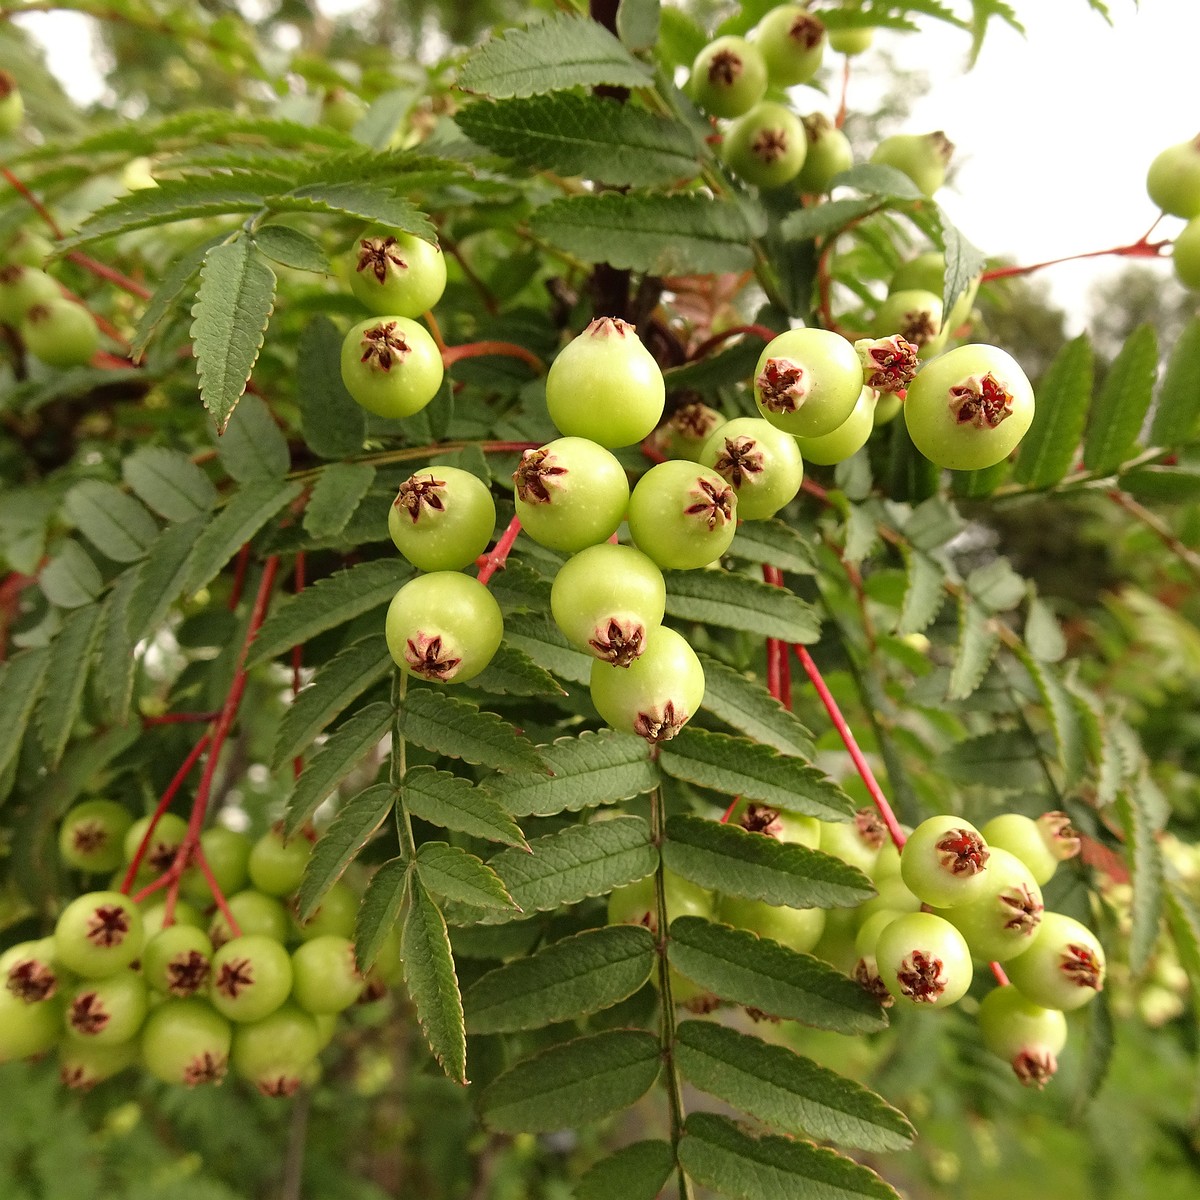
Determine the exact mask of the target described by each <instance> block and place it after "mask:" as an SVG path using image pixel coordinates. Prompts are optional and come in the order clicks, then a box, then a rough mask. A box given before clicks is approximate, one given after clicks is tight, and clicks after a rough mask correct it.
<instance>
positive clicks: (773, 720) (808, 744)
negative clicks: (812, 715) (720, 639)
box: [699, 654, 813, 759]
mask: <svg viewBox="0 0 1200 1200" xmlns="http://www.w3.org/2000/svg"><path fill="white" fill-rule="evenodd" d="M699 657H700V665H701V666H702V667H703V668H704V708H706V709H707V710H708V711H709V712H710V713H712V714H713V716H714V717H717V718H718V719H719V720H722V721H724V722H725V724H726V725H731V726H733V728H734V729H736V730H737V731H738V733H741V734H745V736H746V737H748V738H750V739H751V740H752V741H756V742H762V743H764V744H765V745H768V746H772V747H774V749H776V750H778V751H779V753H780V754H791V755H794V756H795V757H797V758H803V759H809V758H811V757H812V754H813V741H812V733H811V732H810V731H809V730H808V729H807V728H806V727H805V726H804V725H803V724H802V723H801V721H800V718H799V717H797V716H796V715H795V714H794V713H791V712H789V711H788V710H787V709H786V708H784V707H783V705H782V704H781V703H780V702H779V701H778V700H776V699H775V697H774V696H772V695H771V693H770V692H769V691H767V689H766V688H765V687H763V685H762V684H761V683H759V682H758V681H757V680H755V679H750V678H748V677H747V676H745V675H743V674H742V673H741V672H740V671H735V670H734V669H733V668H732V667H730V666H726V664H725V663H723V662H719V661H718V660H717V659H715V658H709V657H708V655H706V654H701V655H700V656H699Z"/></svg>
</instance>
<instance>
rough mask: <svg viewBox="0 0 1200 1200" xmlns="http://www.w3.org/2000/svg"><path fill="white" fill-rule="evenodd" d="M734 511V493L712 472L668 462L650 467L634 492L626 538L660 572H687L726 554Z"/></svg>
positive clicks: (734, 527)
mask: <svg viewBox="0 0 1200 1200" xmlns="http://www.w3.org/2000/svg"><path fill="white" fill-rule="evenodd" d="M737 506H738V502H737V493H736V492H735V491H734V490H733V488H732V487H731V486H730V485H729V484H728V483H726V482H725V480H724V479H722V478H721V476H720V475H718V474H717V473H716V472H715V471H712V470H710V469H709V468H707V467H704V466H701V465H699V464H697V463H692V462H687V461H685V460H682V459H674V460H671V461H669V462H665V463H659V464H658V465H657V466H654V467H651V468H650V470H649V471H647V472H646V473H645V475H643V476H642V477H641V479H639V480H638V482H637V484H636V485H635V486H634V489H633V492H632V493H631V495H630V497H629V512H628V520H629V532H630V535H631V536H632V537H633V540H634V543H635V544H636V545H637V548H638V549H639V550H641V551H642V553H643V554H646V555H647V556H648V557H649V558H651V559H653V561H654V562H656V563H657V564H658V565H659V566H660V567H662V568H664V569H671V570H679V571H689V570H693V569H695V568H697V567H703V566H707V565H708V564H709V563H710V562H713V561H714V560H716V559H718V558H720V557H721V555H722V554H724V553H725V551H726V550H728V549H729V547H730V544H731V543H732V542H733V535H734V534H735V533H736V532H737Z"/></svg>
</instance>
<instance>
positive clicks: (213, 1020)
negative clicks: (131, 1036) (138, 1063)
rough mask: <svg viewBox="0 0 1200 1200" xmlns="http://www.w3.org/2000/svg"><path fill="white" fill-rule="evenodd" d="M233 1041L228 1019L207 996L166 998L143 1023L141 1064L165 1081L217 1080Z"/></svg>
mask: <svg viewBox="0 0 1200 1200" xmlns="http://www.w3.org/2000/svg"><path fill="white" fill-rule="evenodd" d="M232 1041H233V1029H232V1028H231V1026H230V1024H229V1022H228V1021H227V1020H226V1019H225V1018H224V1017H223V1016H221V1014H220V1013H219V1012H217V1010H216V1009H214V1008H213V1006H212V1005H211V1004H209V1003H208V1001H207V1000H200V999H197V998H195V997H193V998H191V999H188V1000H167V1001H165V1002H164V1003H162V1004H160V1005H158V1006H157V1007H156V1008H153V1009H151V1011H150V1014H149V1016H147V1018H146V1023H145V1025H144V1026H143V1027H142V1038H141V1047H142V1065H143V1066H144V1067H145V1068H146V1070H147V1071H149V1072H150V1074H151V1075H153V1076H154V1077H155V1078H156V1079H161V1080H162V1081H163V1082H164V1083H182V1084H184V1085H185V1086H186V1087H198V1086H200V1085H201V1084H205V1083H220V1082H221V1080H222V1079H224V1078H225V1071H226V1068H227V1066H228V1063H229V1047H230V1044H231V1043H232Z"/></svg>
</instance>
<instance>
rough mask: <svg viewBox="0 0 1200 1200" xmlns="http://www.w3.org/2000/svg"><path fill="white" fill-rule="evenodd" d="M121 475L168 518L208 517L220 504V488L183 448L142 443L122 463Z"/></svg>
mask: <svg viewBox="0 0 1200 1200" xmlns="http://www.w3.org/2000/svg"><path fill="white" fill-rule="evenodd" d="M121 474H122V476H123V477H124V479H125V482H126V483H127V484H128V485H129V486H130V487H131V488H132V489H133V491H134V493H135V494H136V495H137V497H138V498H139V499H140V500H141V501H142V502H143V503H145V504H146V505H148V506H149V507H150V508H152V509H153V510H154V511H155V512H156V513H158V515H159V516H160V517H166V519H167V520H168V521H190V520H191V519H192V518H193V517H203V516H207V515H208V514H209V513H210V512H212V510H213V509H214V508H215V507H216V504H217V489H216V488H215V487H213V485H212V483H211V481H210V480H209V478H208V476H207V475H205V473H204V472H203V471H202V470H201V469H200V468H199V467H198V466H196V464H195V463H194V462H192V460H191V459H190V458H189V457H188V456H187V455H186V454H184V453H183V452H182V451H181V450H172V449H170V448H169V447H167V446H139V447H138V448H137V449H136V450H135V451H134V452H133V453H132V454H131V455H129V457H128V458H126V459H125V460H124V461H123V462H122V463H121Z"/></svg>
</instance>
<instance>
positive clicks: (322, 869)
mask: <svg viewBox="0 0 1200 1200" xmlns="http://www.w3.org/2000/svg"><path fill="white" fill-rule="evenodd" d="M395 800H396V793H395V792H394V791H393V790H392V788H391V787H390V786H389V785H388V784H386V783H377V784H375V785H374V786H373V787H369V788H367V789H366V791H363V792H359V794H358V795H357V796H355V797H354V799H353V800H350V801H348V802H347V803H346V804H345V805H344V806H343V808H342V810H341V812H339V813H338V815H337V816H336V817H334V819H333V821H332V823H331V824H330V826H329V828H328V829H327V830H326V831H325V832H324V833H323V834H322V835H321V837H320V839H319V840H318V841H317V844H316V845H315V846H314V847H313V852H312V857H311V858H310V859H309V860H308V866H307V867H306V868H305V870H304V878H303V879H302V880H301V881H300V893H299V896H298V898H297V899H298V906H299V910H300V920H301V921H307V920H308V919H309V917H311V916H312V915H313V913H314V912H316V910H317V908H318V906H319V905H320V903H321V899H322V897H324V895H325V893H326V892H327V891H329V889H330V888H331V887H332V886H333V885H334V883H335V882H336V881H337V880H338V879H340V878H341V875H342V872H343V871H345V869H346V868H347V867H348V866H349V865H350V863H351V862H353V860H354V858H355V857H356V856H357V854H358V852H359V851H360V850H361V849H362V848H363V847H364V846H365V845H366V844H367V842H368V841H370V839H371V836H372V835H373V834H374V832H375V830H377V829H378V828H379V826H380V825H382V824H383V822H384V820H385V819H386V818H387V815H388V813H390V812H391V811H392V805H393V804H394V803H395ZM297 836H300V837H302V836H303V834H298V835H297Z"/></svg>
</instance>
